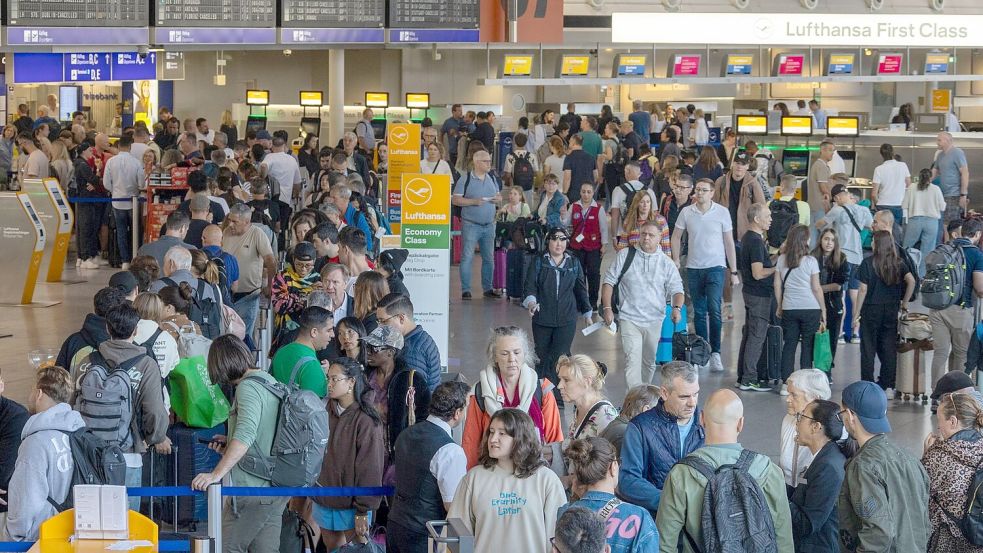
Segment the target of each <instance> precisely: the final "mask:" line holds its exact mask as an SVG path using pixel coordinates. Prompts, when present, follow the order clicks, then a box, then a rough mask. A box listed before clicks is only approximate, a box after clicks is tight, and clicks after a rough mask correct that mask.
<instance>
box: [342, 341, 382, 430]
mask: <svg viewBox="0 0 983 553" xmlns="http://www.w3.org/2000/svg"><path fill="white" fill-rule="evenodd" d="M331 365H333V366H338V367H340V368H341V370H342V372H344V374H345V376H347V377H348V378H351V379H352V381H353V382H354V383H355V384H354V385H353V386H352V395H354V396H355V403H357V404H358V408H359V409H361V410H362V412H363V413H365V414H366V415H368V416H369V418H370V419H372V420H373V421H374V422H375V423H376V424H382V417H380V416H379V412H378V411H376V410H375V407H373V406H372V398H371V397H370V396H371V394H372V390H371V389H370V388H369V383H368V381H366V380H365V367H363V366H362V364H361V363H359V362H358V361H356V360H354V359H351V358H349V357H341V358H339V359H337V360H335V361H334V362H332V363H331Z"/></svg>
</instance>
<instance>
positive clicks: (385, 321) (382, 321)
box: [379, 313, 399, 325]
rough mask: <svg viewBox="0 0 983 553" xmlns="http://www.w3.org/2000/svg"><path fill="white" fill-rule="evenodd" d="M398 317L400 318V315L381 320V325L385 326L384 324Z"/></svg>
mask: <svg viewBox="0 0 983 553" xmlns="http://www.w3.org/2000/svg"><path fill="white" fill-rule="evenodd" d="M398 316H399V313H396V314H395V315H393V316H391V317H386V318H385V319H379V324H381V325H384V324H386V323H388V322H389V321H391V320H393V319H395V318H396V317H398Z"/></svg>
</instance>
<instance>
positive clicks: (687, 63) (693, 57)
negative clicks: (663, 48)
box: [666, 54, 703, 77]
mask: <svg viewBox="0 0 983 553" xmlns="http://www.w3.org/2000/svg"><path fill="white" fill-rule="evenodd" d="M702 61H703V56H702V55H700V54H674V55H672V56H670V57H669V67H668V68H666V75H668V76H669V77H699V76H700V64H701V62H702Z"/></svg>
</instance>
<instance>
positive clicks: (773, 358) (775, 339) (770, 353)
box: [765, 325, 783, 380]
mask: <svg viewBox="0 0 983 553" xmlns="http://www.w3.org/2000/svg"><path fill="white" fill-rule="evenodd" d="M782 339H783V335H782V327H780V326H778V325H768V333H767V334H766V335H765V359H766V364H767V365H766V366H767V367H768V380H780V379H781V378H782Z"/></svg>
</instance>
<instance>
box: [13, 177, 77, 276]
mask: <svg viewBox="0 0 983 553" xmlns="http://www.w3.org/2000/svg"><path fill="white" fill-rule="evenodd" d="M22 190H23V191H24V192H26V193H27V194H28V195H29V196H30V197H31V203H32V204H33V206H34V210H35V211H37V214H38V217H40V218H41V223H42V224H43V225H44V230H45V235H46V237H47V240H46V241H45V246H44V261H43V262H42V264H41V276H42V277H43V278H44V279H45V281H46V282H61V276H62V271H63V269H64V268H65V258H66V257H67V256H68V244H69V241H70V240H71V236H72V224H73V222H74V218H73V215H72V210H71V208H70V207H69V205H68V201H67V199H66V197H65V193H64V191H62V189H61V186H60V185H59V184H58V179H54V178H47V179H24V182H23V188H22Z"/></svg>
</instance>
